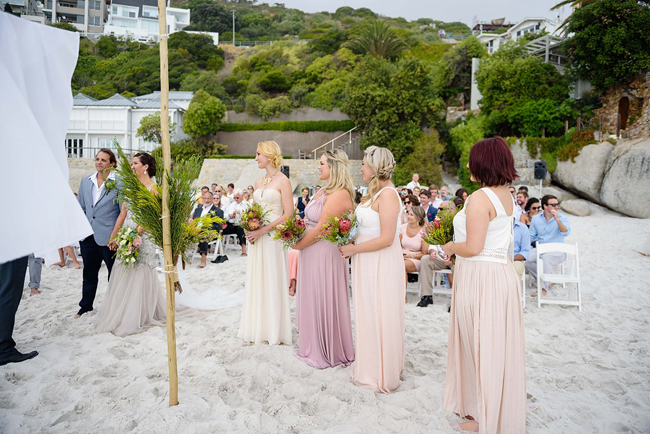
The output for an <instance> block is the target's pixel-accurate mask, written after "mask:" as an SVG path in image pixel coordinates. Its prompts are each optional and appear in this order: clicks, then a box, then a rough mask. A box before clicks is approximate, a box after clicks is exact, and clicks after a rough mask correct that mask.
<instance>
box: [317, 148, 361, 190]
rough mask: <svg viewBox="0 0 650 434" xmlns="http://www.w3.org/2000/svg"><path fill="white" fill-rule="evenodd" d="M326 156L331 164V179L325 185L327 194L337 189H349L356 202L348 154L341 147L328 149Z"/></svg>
mask: <svg viewBox="0 0 650 434" xmlns="http://www.w3.org/2000/svg"><path fill="white" fill-rule="evenodd" d="M323 155H325V158H327V164H328V165H329V166H330V179H329V180H328V181H327V186H326V187H325V194H329V193H332V192H334V191H336V190H341V189H342V190H347V192H348V194H349V195H350V199H351V200H352V203H354V184H353V183H352V176H351V175H350V167H349V160H348V154H346V153H345V152H343V151H342V150H340V149H332V150H331V151H326V152H325V154H323Z"/></svg>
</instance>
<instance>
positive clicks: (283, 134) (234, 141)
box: [216, 131, 359, 158]
mask: <svg viewBox="0 0 650 434" xmlns="http://www.w3.org/2000/svg"><path fill="white" fill-rule="evenodd" d="M343 133H345V131H336V132H333V133H326V132H322V131H312V132H309V133H299V132H296V131H233V132H225V131H219V132H218V133H217V134H216V140H217V142H219V143H223V144H224V145H227V146H228V151H227V152H228V154H230V155H239V156H250V155H255V151H256V150H257V144H258V143H259V142H264V141H267V140H273V141H275V142H277V143H278V144H279V145H280V148H282V154H283V155H288V156H291V157H293V158H298V151H299V150H300V151H302V152H307V153H308V152H311V151H313V150H314V149H316V148H318V147H319V146H321V145H323V144H325V143H327V142H329V141H330V140H332V139H334V138H335V137H338V136H340V135H341V134H343ZM358 135H359V133H356V132H353V133H352V137H356V136H358ZM342 139H343V138H342ZM345 140H347V137H346V138H345ZM337 143H338V140H337Z"/></svg>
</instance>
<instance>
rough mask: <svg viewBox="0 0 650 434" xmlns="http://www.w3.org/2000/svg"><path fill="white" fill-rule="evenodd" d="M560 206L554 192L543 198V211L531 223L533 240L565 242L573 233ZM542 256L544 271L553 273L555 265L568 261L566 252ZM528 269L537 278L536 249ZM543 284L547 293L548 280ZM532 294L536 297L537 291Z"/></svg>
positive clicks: (540, 242) (528, 261) (532, 252)
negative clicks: (559, 210)
mask: <svg viewBox="0 0 650 434" xmlns="http://www.w3.org/2000/svg"><path fill="white" fill-rule="evenodd" d="M559 208H560V202H559V201H558V200H557V197H555V196H553V195H552V194H547V195H546V196H544V197H543V198H542V212H541V213H540V214H537V215H536V216H535V217H533V218H532V220H531V223H530V241H531V242H534V241H536V242H538V243H539V244H546V243H564V238H566V237H567V236H568V235H569V234H570V233H571V226H570V225H569V219H567V218H566V216H565V215H564V214H560V213H559V212H558V209H559ZM541 258H542V259H543V260H544V273H551V272H552V271H553V267H555V266H556V265H559V264H561V263H563V262H564V261H566V254H565V253H554V252H549V253H544V254H542V256H541ZM526 269H527V270H528V272H529V273H530V276H531V278H533V279H537V250H536V249H532V250H531V252H530V257H529V258H528V260H527V261H526ZM543 286H544V287H543V288H542V294H543V295H546V292H547V291H548V282H544V285H543ZM531 296H532V297H536V296H537V293H533V294H531Z"/></svg>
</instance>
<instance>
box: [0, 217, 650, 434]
mask: <svg viewBox="0 0 650 434" xmlns="http://www.w3.org/2000/svg"><path fill="white" fill-rule="evenodd" d="M570 220H571V224H572V231H573V233H572V235H571V236H570V237H569V239H568V241H569V242H578V243H579V249H580V259H581V267H582V270H581V271H582V278H583V311H582V312H578V310H577V308H571V307H559V306H544V307H543V308H542V309H538V308H537V305H536V303H534V302H533V300H532V299H529V303H528V305H527V308H526V311H525V325H526V355H527V360H526V362H527V363H526V364H527V390H528V394H529V399H528V432H529V433H648V432H650V382H649V380H650V345H649V342H650V310H649V308H650V284H649V283H648V282H649V280H648V277H647V273H648V270H650V258H647V257H643V256H641V255H639V254H638V253H637V250H638V249H639V248H641V244H642V243H643V242H644V241H645V240H646V239H647V238H648V236H649V235H650V224H649V221H648V220H639V219H632V218H627V217H621V216H619V215H615V214H612V213H608V212H602V213H598V214H595V215H592V216H589V217H570ZM230 253H232V254H231V255H230V258H231V260H230V261H228V262H226V263H225V264H221V265H213V264H208V267H207V268H205V269H202V270H200V269H196V268H190V269H189V271H188V273H186V278H187V279H188V281H189V282H190V284H191V285H192V287H193V288H194V290H196V292H198V293H202V294H205V297H208V298H210V299H211V300H213V301H216V302H219V303H221V306H222V307H220V308H218V309H216V310H197V309H194V308H189V307H184V306H179V308H178V311H177V317H176V320H177V334H176V335H177V343H178V366H179V378H180V388H179V396H180V405H179V406H176V407H168V382H167V377H168V370H167V343H166V337H165V329H164V328H159V327H157V328H151V329H148V330H147V331H146V332H144V333H141V334H138V335H134V336H127V337H124V338H120V337H116V336H113V335H112V334H110V333H104V334H96V333H95V332H94V324H95V321H96V311H95V312H93V313H91V314H89V315H84V316H83V317H82V318H81V319H79V320H75V319H74V318H73V315H74V313H75V312H76V310H77V303H78V301H79V296H80V293H81V271H80V270H75V269H73V268H65V269H53V268H47V269H45V270H44V271H43V279H42V282H43V286H42V294H41V295H40V296H37V297H29V296H28V293H29V291H27V290H26V291H25V295H24V297H23V300H22V302H21V305H20V308H19V310H18V315H17V322H16V330H15V333H14V338H15V339H16V341H17V343H18V348H19V349H22V350H32V349H37V350H38V351H39V352H40V355H39V356H38V357H36V358H35V359H33V360H30V361H27V362H24V363H20V364H10V365H6V366H3V367H0V432H1V433H44V432H46V433H69V432H79V433H90V432H92V433H125V432H135V433H163V432H164V433H231V432H232V433H275V432H283V433H312V432H313V433H384V432H385V433H392V432H400V433H455V432H459V431H458V429H457V426H458V422H459V419H458V418H457V417H456V416H455V415H453V414H449V413H447V412H445V411H443V410H442V397H443V388H444V380H445V369H446V362H447V331H448V327H449V316H448V314H447V309H446V306H447V303H448V302H449V298H448V297H444V296H435V297H434V303H435V304H434V305H433V306H430V307H428V308H426V309H422V308H418V307H416V306H415V301H416V297H415V296H414V295H411V296H409V304H408V305H407V307H406V366H405V370H404V374H403V383H402V386H401V387H400V388H399V389H398V390H397V392H395V393H393V394H391V395H378V394H375V393H374V392H372V391H370V390H366V389H363V388H359V387H356V386H354V385H352V383H351V382H350V378H349V376H350V368H349V367H348V368H342V367H338V368H334V369H328V370H322V371H320V370H316V369H313V368H311V367H309V366H307V365H306V364H304V363H302V362H300V361H299V360H298V359H296V358H295V357H294V355H293V348H291V347H288V346H273V347H270V346H267V345H248V344H244V343H243V342H241V341H240V340H239V339H238V338H237V330H238V326H239V317H240V311H241V303H242V298H243V288H244V282H245V275H244V273H245V270H246V259H245V258H240V257H239V256H238V253H235V252H234V251H231V252H230ZM101 273H102V274H101V284H100V287H99V291H98V298H97V301H96V304H95V306H96V308H100V309H101V302H102V299H103V296H104V293H105V291H106V288H107V284H106V270H105V269H104V270H102V272H101ZM25 286H26V284H25ZM530 292H532V289H531V290H529V293H530ZM293 304H294V300H293V299H292V305H293ZM296 338H297V335H296V331H295V330H294V341H297V339H296Z"/></svg>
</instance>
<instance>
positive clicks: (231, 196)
mask: <svg viewBox="0 0 650 434" xmlns="http://www.w3.org/2000/svg"><path fill="white" fill-rule="evenodd" d="M227 189H228V199H234V197H235V184H233V183H232V182H231V183H230V184H228V187H227Z"/></svg>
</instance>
